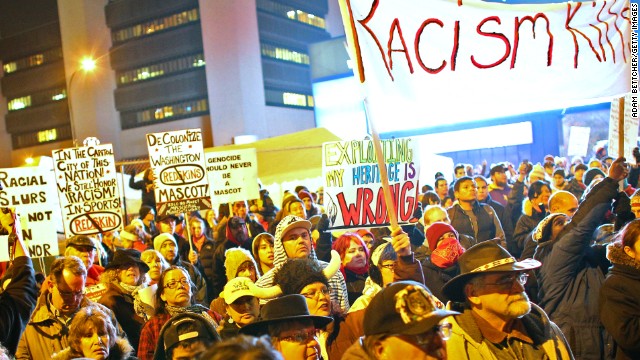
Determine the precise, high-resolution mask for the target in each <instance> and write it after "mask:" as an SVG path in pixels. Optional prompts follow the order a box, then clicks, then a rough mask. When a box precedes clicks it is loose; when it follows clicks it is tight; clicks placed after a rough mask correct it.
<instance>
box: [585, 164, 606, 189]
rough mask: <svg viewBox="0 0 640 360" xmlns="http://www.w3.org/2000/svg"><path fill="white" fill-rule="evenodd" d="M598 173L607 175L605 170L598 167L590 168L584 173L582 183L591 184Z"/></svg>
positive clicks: (603, 175)
mask: <svg viewBox="0 0 640 360" xmlns="http://www.w3.org/2000/svg"><path fill="white" fill-rule="evenodd" d="M597 175H601V176H602V177H607V175H605V173H604V171H602V170H600V169H598V168H590V169H589V170H587V171H585V173H584V175H583V176H582V183H583V184H584V185H585V186H589V184H591V181H592V180H593V178H595V177H596V176H597Z"/></svg>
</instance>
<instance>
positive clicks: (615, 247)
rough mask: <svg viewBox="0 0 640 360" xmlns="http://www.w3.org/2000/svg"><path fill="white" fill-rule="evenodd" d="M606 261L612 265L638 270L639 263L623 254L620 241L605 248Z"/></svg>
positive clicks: (639, 268) (639, 267)
mask: <svg viewBox="0 0 640 360" xmlns="http://www.w3.org/2000/svg"><path fill="white" fill-rule="evenodd" d="M607 259H609V261H611V263H613V264H617V265H626V266H631V267H633V268H635V269H638V270H640V262H639V261H637V260H636V259H634V258H632V257H631V256H629V255H627V253H625V252H624V248H623V246H622V242H621V241H616V242H613V243H611V244H609V245H608V246H607Z"/></svg>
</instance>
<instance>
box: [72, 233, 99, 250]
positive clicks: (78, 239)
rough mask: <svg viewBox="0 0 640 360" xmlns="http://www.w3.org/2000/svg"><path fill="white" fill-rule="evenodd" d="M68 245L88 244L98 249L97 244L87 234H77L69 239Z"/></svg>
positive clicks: (87, 245)
mask: <svg viewBox="0 0 640 360" xmlns="http://www.w3.org/2000/svg"><path fill="white" fill-rule="evenodd" d="M67 246H73V247H76V246H86V247H91V248H94V249H96V244H95V243H94V242H93V240H91V238H90V237H88V236H86V235H75V236H72V237H70V238H68V239H67Z"/></svg>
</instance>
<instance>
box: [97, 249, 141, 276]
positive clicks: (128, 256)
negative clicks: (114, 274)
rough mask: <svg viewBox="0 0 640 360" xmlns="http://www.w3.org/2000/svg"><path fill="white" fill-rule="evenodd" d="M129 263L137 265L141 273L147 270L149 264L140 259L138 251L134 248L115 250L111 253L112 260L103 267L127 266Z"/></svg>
mask: <svg viewBox="0 0 640 360" xmlns="http://www.w3.org/2000/svg"><path fill="white" fill-rule="evenodd" d="M131 265H136V266H138V268H140V272H142V273H146V272H148V271H149V266H148V265H147V264H146V263H145V262H144V261H142V260H140V251H138V250H136V249H118V250H116V253H115V254H114V255H113V260H111V261H110V262H109V264H108V265H107V266H106V267H105V268H104V269H105V270H108V269H120V268H128V267H129V266H131Z"/></svg>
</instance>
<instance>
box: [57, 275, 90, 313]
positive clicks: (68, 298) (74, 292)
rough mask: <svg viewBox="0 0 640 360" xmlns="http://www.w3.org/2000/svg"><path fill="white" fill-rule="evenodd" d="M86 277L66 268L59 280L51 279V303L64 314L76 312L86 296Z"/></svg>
mask: <svg viewBox="0 0 640 360" xmlns="http://www.w3.org/2000/svg"><path fill="white" fill-rule="evenodd" d="M85 281H86V277H85V276H82V275H75V274H74V273H72V272H71V271H69V270H67V269H65V270H63V271H62V276H61V277H60V279H59V280H56V279H52V281H51V285H50V286H51V304H52V305H53V306H54V307H55V308H56V309H58V310H60V311H61V312H62V313H64V314H71V313H73V312H75V311H76V310H77V309H78V307H79V306H80V302H81V301H82V298H83V297H84V295H83V292H84V285H85Z"/></svg>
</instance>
